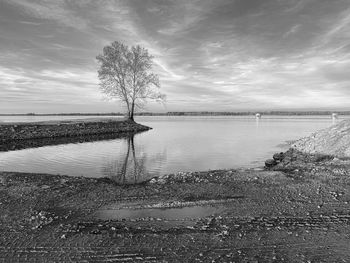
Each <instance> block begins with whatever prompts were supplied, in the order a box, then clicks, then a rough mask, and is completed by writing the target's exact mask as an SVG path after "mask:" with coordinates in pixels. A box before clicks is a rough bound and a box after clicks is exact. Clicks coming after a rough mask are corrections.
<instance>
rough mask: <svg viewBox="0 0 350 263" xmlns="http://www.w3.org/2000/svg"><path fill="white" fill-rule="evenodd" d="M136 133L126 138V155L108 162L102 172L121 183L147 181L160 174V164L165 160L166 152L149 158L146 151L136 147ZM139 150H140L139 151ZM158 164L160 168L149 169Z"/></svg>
mask: <svg viewBox="0 0 350 263" xmlns="http://www.w3.org/2000/svg"><path fill="white" fill-rule="evenodd" d="M134 137H135V134H131V135H130V136H128V137H126V138H124V139H123V140H124V142H125V144H126V151H125V155H123V156H120V157H119V158H118V159H117V160H116V161H114V162H110V163H108V164H107V165H106V166H105V167H104V168H103V171H102V173H103V174H104V175H106V176H108V177H109V178H111V179H112V180H113V181H115V182H117V183H119V184H132V183H138V182H142V181H145V180H147V179H149V178H152V177H154V176H159V173H160V169H159V168H160V166H161V165H162V163H163V162H164V160H165V156H166V154H165V153H160V154H156V155H154V156H153V157H152V158H149V157H148V156H147V154H146V152H145V151H141V150H140V149H137V148H136V147H135V142H134ZM137 151H139V152H137ZM152 165H157V166H158V167H156V168H158V169H152V172H151V171H149V168H150V167H149V166H152Z"/></svg>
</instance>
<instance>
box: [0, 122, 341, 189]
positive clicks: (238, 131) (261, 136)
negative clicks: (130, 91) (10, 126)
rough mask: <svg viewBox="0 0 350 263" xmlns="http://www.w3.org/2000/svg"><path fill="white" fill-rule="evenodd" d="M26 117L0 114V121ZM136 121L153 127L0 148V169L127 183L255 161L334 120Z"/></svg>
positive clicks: (248, 164) (251, 164)
mask: <svg viewBox="0 0 350 263" xmlns="http://www.w3.org/2000/svg"><path fill="white" fill-rule="evenodd" d="M78 117H79V118H82V116H78ZM16 118H17V119H16ZM26 118H27V117H26V116H24V117H11V118H9V117H8V118H7V119H6V118H4V117H3V116H0V120H3V121H28V119H26ZM29 118H30V121H38V120H42V119H35V117H32V116H31V117H29ZM46 118H47V117H46ZM70 118H71V116H70ZM89 118H91V116H89ZM51 119H52V118H51ZM57 119H59V118H58V117H57ZM65 119H67V117H65ZM136 121H137V122H139V123H142V124H145V125H147V126H150V127H152V128H153V129H152V130H150V131H147V132H143V133H140V134H136V135H135V136H133V137H129V138H122V139H113V140H106V141H96V142H86V143H74V144H62V145H55V146H45V147H40V148H32V149H25V150H17V151H10V152H0V170H3V171H4V170H5V171H21V172H40V173H53V174H67V175H78V176H79V175H82V176H87V177H105V176H108V177H111V178H113V179H115V180H117V181H118V182H125V183H133V182H140V181H143V180H146V179H149V178H152V177H154V176H158V175H160V174H166V173H174V172H177V171H195V170H208V169H224V168H237V167H260V166H263V163H264V160H265V159H267V158H270V157H271V155H272V154H273V153H274V152H278V151H283V150H286V149H287V148H288V145H287V144H286V143H285V142H286V141H287V140H295V139H298V138H300V137H303V136H307V135H309V134H310V133H312V132H314V131H316V130H318V129H321V128H325V127H328V126H330V125H332V124H333V123H334V121H332V119H331V118H328V117H311V118H310V117H308V118H307V117H277V116H266V117H264V116H263V118H261V119H260V120H256V119H255V118H254V116H244V117H232V116H227V117H226V116H225V117H138V118H137V119H136Z"/></svg>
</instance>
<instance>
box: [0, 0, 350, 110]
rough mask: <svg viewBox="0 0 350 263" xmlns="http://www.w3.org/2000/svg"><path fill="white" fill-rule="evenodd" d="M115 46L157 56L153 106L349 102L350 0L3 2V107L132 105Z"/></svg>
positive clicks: (346, 105) (338, 105) (282, 106)
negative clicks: (119, 79)
mask: <svg viewBox="0 0 350 263" xmlns="http://www.w3.org/2000/svg"><path fill="white" fill-rule="evenodd" d="M113 41H120V42H123V43H125V44H127V45H130V46H131V45H141V46H143V47H145V48H147V49H148V50H149V52H150V53H151V54H152V55H153V56H154V67H153V70H154V72H155V73H157V74H158V75H159V77H160V82H161V91H162V93H164V94H165V95H166V96H167V100H166V102H165V103H163V104H159V103H156V102H149V103H148V104H147V106H146V108H145V109H144V110H146V111H154V112H157V111H158V112H166V111H245V110H249V111H256V110H291V109H313V110H323V109H325V110H349V109H350V53H349V52H350V1H349V0H332V1H330V0H263V1H262V0H126V1H112V0H108V1H107V0H90V1H89V0H86V1H85V0H71V1H68V0H67V1H60V0H43V1H37V0H0V113H28V112H35V113H59V112H119V111H122V110H123V105H122V103H121V102H120V101H116V100H110V99H108V98H107V97H106V96H104V95H103V94H102V93H101V91H100V90H99V80H98V75H97V70H98V66H99V65H98V63H97V61H96V56H97V55H98V54H100V53H101V52H102V49H103V47H104V46H106V45H109V44H110V43H111V42H113Z"/></svg>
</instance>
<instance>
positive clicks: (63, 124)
mask: <svg viewBox="0 0 350 263" xmlns="http://www.w3.org/2000/svg"><path fill="white" fill-rule="evenodd" d="M149 129H151V128H149V127H147V126H144V125H141V124H138V123H136V122H133V121H130V120H124V119H122V120H115V119H85V120H68V121H45V122H31V123H1V124H0V144H7V143H11V142H14V141H21V140H35V139H43V138H64V137H66V138H67V137H68V138H69V137H82V136H93V135H107V134H117V133H118V134H119V133H132V132H140V131H146V130H149Z"/></svg>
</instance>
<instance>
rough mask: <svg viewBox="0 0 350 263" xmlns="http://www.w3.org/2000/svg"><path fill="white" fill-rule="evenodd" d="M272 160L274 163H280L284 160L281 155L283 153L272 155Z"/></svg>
mask: <svg viewBox="0 0 350 263" xmlns="http://www.w3.org/2000/svg"><path fill="white" fill-rule="evenodd" d="M273 159H274V160H275V161H279V162H281V161H282V160H283V159H284V153H283V152H280V153H275V154H274V155H273Z"/></svg>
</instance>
